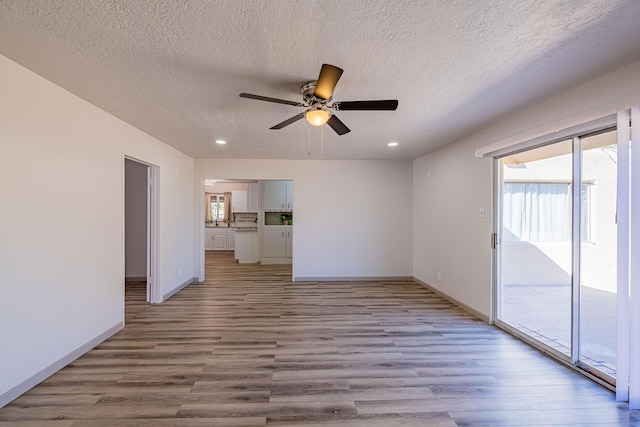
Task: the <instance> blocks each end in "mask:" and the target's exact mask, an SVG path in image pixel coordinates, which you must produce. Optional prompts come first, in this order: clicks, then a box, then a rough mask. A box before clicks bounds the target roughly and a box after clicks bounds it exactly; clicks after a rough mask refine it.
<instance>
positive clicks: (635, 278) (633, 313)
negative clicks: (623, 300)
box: [629, 107, 640, 409]
mask: <svg viewBox="0 0 640 427" xmlns="http://www.w3.org/2000/svg"><path fill="white" fill-rule="evenodd" d="M630 177H631V180H630V186H631V187H630V188H631V195H630V199H629V207H630V210H629V219H630V222H629V242H630V244H629V267H630V268H629V360H631V361H632V360H635V361H636V362H634V363H630V365H629V409H640V363H638V360H640V220H639V218H640V107H634V108H632V109H631V175H630ZM632 218H636V220H635V221H633V220H632Z"/></svg>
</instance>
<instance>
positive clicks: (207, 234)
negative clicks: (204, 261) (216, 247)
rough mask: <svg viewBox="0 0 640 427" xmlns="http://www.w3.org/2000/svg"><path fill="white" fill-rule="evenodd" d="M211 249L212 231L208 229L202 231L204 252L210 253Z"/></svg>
mask: <svg viewBox="0 0 640 427" xmlns="http://www.w3.org/2000/svg"><path fill="white" fill-rule="evenodd" d="M212 249H213V230H212V229H210V228H205V229H204V250H205V251H210V250H212Z"/></svg>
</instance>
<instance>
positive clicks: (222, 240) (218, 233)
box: [212, 228, 227, 251]
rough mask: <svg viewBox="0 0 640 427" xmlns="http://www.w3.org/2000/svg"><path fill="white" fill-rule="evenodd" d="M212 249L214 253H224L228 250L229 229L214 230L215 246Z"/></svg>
mask: <svg viewBox="0 0 640 427" xmlns="http://www.w3.org/2000/svg"><path fill="white" fill-rule="evenodd" d="M212 246H213V247H212V249H213V250H214V251H223V250H225V249H227V229H226V228H214V229H213V244H212Z"/></svg>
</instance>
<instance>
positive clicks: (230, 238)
mask: <svg viewBox="0 0 640 427" xmlns="http://www.w3.org/2000/svg"><path fill="white" fill-rule="evenodd" d="M235 248H236V230H235V228H228V229H227V250H230V251H231V250H233V249H235Z"/></svg>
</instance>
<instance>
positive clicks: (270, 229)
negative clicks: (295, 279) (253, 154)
mask: <svg viewBox="0 0 640 427" xmlns="http://www.w3.org/2000/svg"><path fill="white" fill-rule="evenodd" d="M204 249H205V251H229V252H231V251H232V252H233V253H234V258H235V259H236V260H237V262H238V263H241V264H255V263H262V264H291V262H292V257H293V181H291V180H261V181H256V180H229V179H215V180H214V179H207V180H205V224H204Z"/></svg>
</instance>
